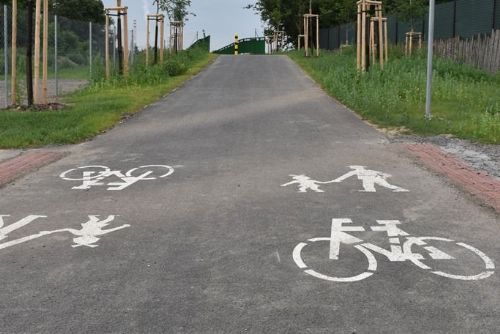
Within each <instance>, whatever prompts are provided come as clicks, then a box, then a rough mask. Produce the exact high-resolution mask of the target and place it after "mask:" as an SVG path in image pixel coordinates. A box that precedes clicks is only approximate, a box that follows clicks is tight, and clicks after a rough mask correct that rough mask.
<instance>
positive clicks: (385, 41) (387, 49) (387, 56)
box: [384, 19, 389, 62]
mask: <svg viewBox="0 0 500 334" xmlns="http://www.w3.org/2000/svg"><path fill="white" fill-rule="evenodd" d="M387 34H388V33H387V19H385V21H384V47H385V61H386V62H387V61H389V39H388V36H387Z"/></svg>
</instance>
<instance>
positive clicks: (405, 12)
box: [394, 0, 427, 30]
mask: <svg viewBox="0 0 500 334" xmlns="http://www.w3.org/2000/svg"><path fill="white" fill-rule="evenodd" d="M426 9H427V6H426V0H396V2H395V4H394V13H396V16H397V17H398V18H399V19H400V20H402V21H403V22H407V23H410V26H411V29H412V30H413V21H414V20H415V19H419V18H421V17H422V16H423V15H424V14H425V12H426Z"/></svg>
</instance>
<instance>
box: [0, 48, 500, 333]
mask: <svg viewBox="0 0 500 334" xmlns="http://www.w3.org/2000/svg"><path fill="white" fill-rule="evenodd" d="M67 149H68V150H70V151H71V154H70V155H69V156H67V157H66V158H64V159H62V160H60V161H58V162H56V163H54V164H52V165H49V166H46V167H44V168H42V169H41V170H39V171H38V172H36V173H34V174H31V175H29V176H27V177H25V178H23V179H21V180H19V181H17V182H16V183H15V184H11V185H8V186H6V187H4V188H2V189H0V215H10V216H9V217H7V216H4V217H3V220H2V221H0V223H2V222H3V227H2V228H0V239H1V240H0V277H1V282H2V285H1V286H2V289H1V290H0V300H1V303H0V332H1V333H247V332H248V333H498V329H499V328H500V292H499V291H500V275H499V273H497V272H495V269H494V268H493V267H492V265H493V266H494V265H495V264H497V263H498V261H500V246H499V239H500V236H499V235H500V234H499V230H500V225H499V224H500V221H499V217H498V215H497V214H495V213H494V211H493V210H490V209H488V208H484V207H482V206H480V205H479V204H477V203H476V202H475V201H474V200H473V199H472V198H471V197H470V196H468V195H467V194H465V193H462V192H461V191H460V190H457V189H455V188H454V187H452V186H450V185H449V184H448V183H447V181H446V180H444V179H441V178H440V177H438V176H436V175H434V174H433V173H431V172H430V171H427V170H425V169H424V168H422V167H420V166H418V165H417V164H416V163H415V162H414V161H413V160H411V159H410V158H409V157H407V156H406V155H405V154H404V153H403V152H402V150H401V148H400V146H398V145H395V144H391V143H389V141H388V140H387V139H386V137H384V135H383V134H381V133H379V132H378V131H376V130H375V129H373V128H372V127H370V126H369V125H367V124H365V123H364V122H363V121H362V120H360V119H359V118H358V117H357V116H356V115H354V114H353V113H352V112H350V111H349V110H347V109H346V108H344V107H343V106H342V105H340V104H339V103H337V102H336V101H334V100H333V99H331V98H329V97H328V96H327V95H326V94H325V93H324V92H323V91H322V90H321V89H320V88H319V87H317V86H316V85H315V84H314V83H313V82H312V81H311V80H310V79H309V78H308V77H307V76H306V75H305V74H304V73H303V72H302V71H301V70H300V69H299V68H298V67H297V66H296V65H295V64H294V63H293V62H292V61H291V60H289V59H288V58H286V57H282V56H239V57H232V56H221V57H219V58H218V59H217V60H216V61H215V63H213V64H212V65H211V66H210V67H209V68H208V69H207V70H206V71H204V72H202V73H201V74H200V75H198V76H197V77H196V78H194V79H193V80H191V81H190V82H188V83H187V84H186V85H185V86H184V87H182V88H180V89H178V90H177V91H176V92H174V93H172V94H171V95H169V96H168V97H166V98H164V99H162V100H161V101H159V102H157V103H155V104H153V105H151V106H150V107H148V108H147V109H146V110H144V111H143V112H141V113H140V114H138V115H137V116H136V117H134V118H132V119H130V120H128V121H127V122H125V123H124V124H121V125H120V126H118V127H117V128H115V129H114V130H112V131H110V132H108V133H107V134H104V135H102V136H99V137H98V138H97V139H95V140H93V141H91V142H88V143H84V144H81V145H77V146H74V147H70V148H67ZM148 165H167V166H170V167H171V168H172V169H170V168H167V167H145V168H142V169H135V170H134V168H137V167H139V166H148ZM82 166H107V167H109V169H105V168H104V167H95V168H93V169H92V168H90V169H87V170H86V172H85V170H84V169H79V170H72V169H75V168H78V167H82ZM349 166H365V167H364V168H365V171H364V172H362V173H359V174H360V177H359V178H358V177H357V176H356V175H354V174H347V175H346V173H349V172H350V171H352V172H356V171H355V170H354V169H352V168H350V167H349ZM68 170H72V171H71V172H69V173H66V174H64V175H63V176H64V177H65V178H67V179H69V178H78V175H79V176H80V177H81V178H83V177H84V176H85V177H87V179H88V180H89V182H90V183H92V182H93V183H94V184H93V185H89V186H88V187H87V188H88V189H73V188H75V187H79V186H81V185H82V183H83V181H71V180H65V179H63V178H61V177H60V175H61V173H63V172H65V171H68ZM106 170H107V171H108V173H103V172H98V171H106ZM130 170H132V171H131V172H129V173H128V175H127V171H130ZM172 170H173V173H172V174H171V175H169V176H167V177H164V178H161V177H160V176H162V175H164V174H165V173H167V172H168V173H171V172H172ZM367 170H371V171H380V172H383V173H387V174H390V175H392V177H389V176H387V175H381V174H376V173H375V174H374V172H367ZM78 172H79V173H78ZM84 172H85V173H84ZM149 172H151V173H149ZM148 173H149V174H148ZM370 173H371V174H370ZM138 175H142V176H143V177H144V178H148V179H146V180H139V181H138V182H136V183H134V184H131V185H130V186H128V187H126V188H124V189H123V190H109V189H110V188H111V189H113V187H114V188H118V187H120V184H123V183H126V182H132V181H133V179H132V178H131V177H133V176H138ZM290 175H306V176H307V177H309V178H310V179H303V180H305V181H304V182H305V184H306V185H307V184H309V185H310V186H311V188H307V187H306V189H305V192H299V190H300V188H299V184H297V183H293V184H289V185H288V186H282V185H284V184H287V183H290V182H293V181H294V179H292V176H290ZM342 175H346V179H345V180H339V179H338V178H339V177H341V176H342ZM349 175H351V177H348V176H349ZM370 175H371V176H370ZM347 177H348V178H347ZM152 178H156V179H152ZM299 179H300V177H299ZM314 180H316V181H321V182H328V181H337V182H330V183H317V182H312V181H314ZM363 180H365V182H366V184H365V186H366V188H365V186H364V185H363V183H362V181H363ZM370 180H372V181H370ZM373 180H375V181H373ZM384 180H385V181H387V182H388V183H389V184H391V185H394V186H397V187H399V188H394V189H392V190H391V189H389V188H387V187H386V186H387V184H386V186H384V185H383V181H384ZM310 181H311V182H312V183H310ZM307 182H309V183H307ZM370 182H372V184H373V182H378V184H375V190H376V192H370V191H360V190H370ZM82 188H84V187H82ZM315 190H317V191H323V192H317V191H315ZM393 190H399V191H393ZM402 190H408V191H407V192H405V191H402ZM38 216H46V217H38ZM89 216H90V217H89ZM332 219H344V225H348V226H349V225H353V226H356V227H357V231H348V232H345V233H346V234H342V233H340V232H339V231H338V230H339V229H337V231H336V232H335V231H334V233H333V235H334V237H333V238H332V237H331V236H332ZM348 219H350V220H352V223H349V220H348ZM377 221H379V222H377ZM380 221H391V222H389V223H388V222H385V224H386V225H382V224H381V222H380ZM395 221H397V222H400V223H401V224H399V225H396V224H395ZM334 222H339V221H338V220H334ZM13 224H14V225H13ZM82 224H84V225H83V226H82ZM377 226H378V227H379V228H380V227H384V226H387V227H390V226H392V229H389V230H390V231H389V233H387V231H385V232H384V230H380V229H379V230H378V231H377V230H375V231H373V230H372V227H377ZM351 227H352V226H351ZM398 228H399V229H398ZM353 229H355V228H353ZM362 230H364V231H362ZM103 231H104V232H103ZM402 231H404V232H406V233H407V234H405V233H404V232H402ZM103 233H106V234H103ZM388 234H390V235H388ZM339 236H342V238H341V239H342V240H340V241H342V242H341V244H340V248H339V254H338V259H337V260H336V259H334V258H333V257H334V256H335V255H336V254H335V252H334V251H333V252H332V249H333V250H335V249H336V248H335V243H334V242H333V241H332V240H337V241H338V239H336V238H338V237H339ZM411 237H439V238H444V239H439V240H437V239H425V240H424V239H411ZM314 238H322V239H314ZM409 238H410V239H409ZM408 240H410V241H408ZM411 241H412V242H413V247H411V252H408V251H406V252H399V253H398V247H401V245H402V244H403V243H406V245H409V243H410V242H411ZM419 244H420V245H419ZM370 245H372V246H370ZM391 245H392V246H393V248H392V249H391V248H390V247H391ZM464 245H465V246H464ZM95 246H97V247H95ZM375 246H378V247H379V248H376V247H375ZM429 246H434V247H435V248H434V249H432V248H429ZM370 247H371V248H370ZM384 249H385V250H386V253H385V255H384V252H383V250H384ZM436 249H439V250H440V251H442V253H439V254H438V253H437V251H436ZM389 250H392V252H389ZM294 252H295V257H294ZM417 253H418V254H421V255H422V257H423V259H421V260H417V255H415V254H417ZM430 253H433V254H437V255H436V257H439V256H438V255H441V258H443V256H442V254H443V253H444V254H447V255H449V257H448V258H447V259H440V260H436V259H432V258H430V257H429V254H430ZM398 254H399V255H398ZM331 257H332V259H331ZM444 257H445V258H446V256H444ZM450 257H453V259H450ZM417 264H418V265H417ZM419 265H420V266H419ZM425 266H427V268H423V267H425ZM359 275H364V276H366V277H362V276H359ZM453 275H454V276H453ZM476 275H482V276H476ZM362 278H363V279H362ZM464 278H469V280H465V279H464ZM342 280H344V281H342Z"/></svg>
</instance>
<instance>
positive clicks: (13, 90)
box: [4, 0, 17, 106]
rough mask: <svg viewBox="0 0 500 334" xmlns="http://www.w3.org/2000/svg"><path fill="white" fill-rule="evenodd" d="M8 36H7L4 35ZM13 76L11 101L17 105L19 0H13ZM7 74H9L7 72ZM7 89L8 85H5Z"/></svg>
mask: <svg viewBox="0 0 500 334" xmlns="http://www.w3.org/2000/svg"><path fill="white" fill-rule="evenodd" d="M4 38H6V36H4ZM11 43H12V46H11V47H12V59H11V62H12V64H11V66H12V69H11V71H12V78H11V96H10V98H11V103H12V105H13V106H15V105H16V103H17V101H16V97H17V91H16V89H17V0H12V42H11ZM6 75H7V74H6ZM5 89H7V87H5Z"/></svg>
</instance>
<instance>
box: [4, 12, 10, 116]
mask: <svg viewBox="0 0 500 334" xmlns="http://www.w3.org/2000/svg"><path fill="white" fill-rule="evenodd" d="M7 10H8V7H7V5H3V63H4V72H3V73H4V84H5V108H7V107H8V106H9V51H8V48H9V43H8V42H7V36H8V35H9V27H8V21H9V16H8V13H7Z"/></svg>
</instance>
